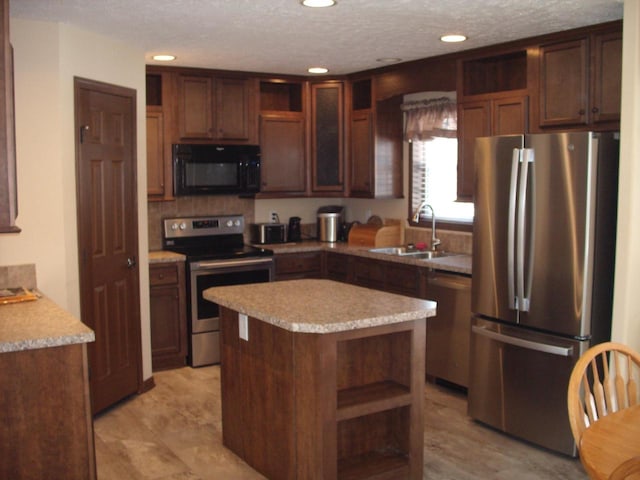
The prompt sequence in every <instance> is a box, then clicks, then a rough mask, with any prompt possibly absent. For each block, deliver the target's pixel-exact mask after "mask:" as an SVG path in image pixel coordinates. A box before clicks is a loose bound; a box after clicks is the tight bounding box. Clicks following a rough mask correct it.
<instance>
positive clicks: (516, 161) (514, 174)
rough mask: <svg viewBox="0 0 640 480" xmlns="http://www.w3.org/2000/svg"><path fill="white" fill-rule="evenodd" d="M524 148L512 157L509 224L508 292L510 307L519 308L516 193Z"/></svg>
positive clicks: (517, 150)
mask: <svg viewBox="0 0 640 480" xmlns="http://www.w3.org/2000/svg"><path fill="white" fill-rule="evenodd" d="M521 156H522V149H520V148H514V149H513V155H512V158H511V181H510V183H509V213H508V217H507V218H508V220H507V221H508V225H507V293H508V295H509V307H510V308H512V309H514V310H517V309H518V301H517V299H516V293H515V244H516V234H515V225H516V193H517V185H518V169H519V165H520V157H521Z"/></svg>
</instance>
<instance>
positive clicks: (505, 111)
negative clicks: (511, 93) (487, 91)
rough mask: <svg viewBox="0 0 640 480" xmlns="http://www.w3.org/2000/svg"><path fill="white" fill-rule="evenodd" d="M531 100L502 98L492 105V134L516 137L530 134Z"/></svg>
mask: <svg viewBox="0 0 640 480" xmlns="http://www.w3.org/2000/svg"><path fill="white" fill-rule="evenodd" d="M528 105H529V99H528V98H527V97H509V98H500V99H496V100H494V101H493V102H492V105H491V107H492V108H491V110H492V112H491V115H492V120H491V134H492V135H515V134H523V133H527V132H528V119H529V108H528Z"/></svg>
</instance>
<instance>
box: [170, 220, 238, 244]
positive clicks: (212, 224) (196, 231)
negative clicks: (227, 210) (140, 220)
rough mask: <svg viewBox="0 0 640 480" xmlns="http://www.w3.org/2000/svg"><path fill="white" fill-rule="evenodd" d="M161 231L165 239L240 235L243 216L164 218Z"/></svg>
mask: <svg viewBox="0 0 640 480" xmlns="http://www.w3.org/2000/svg"><path fill="white" fill-rule="evenodd" d="M163 230H164V232H163V233H164V238H165V239H166V238H184V237H201V236H209V235H230V234H242V233H243V232H244V216H243V215H219V216H215V217H183V218H165V219H164V220H163Z"/></svg>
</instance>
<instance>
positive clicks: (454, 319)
mask: <svg viewBox="0 0 640 480" xmlns="http://www.w3.org/2000/svg"><path fill="white" fill-rule="evenodd" d="M427 298H428V299H429V300H434V301H435V302H437V303H438V306H437V313H436V316H435V317H431V318H429V319H427V347H426V348H427V351H426V365H425V366H426V375H427V377H430V378H434V379H436V380H437V379H441V380H445V381H446V382H449V383H453V384H455V385H458V386H461V387H464V388H467V386H468V384H469V345H470V339H471V277H470V276H468V275H464V274H454V273H449V272H446V273H445V272H441V271H438V270H433V271H431V272H429V274H428V276H427Z"/></svg>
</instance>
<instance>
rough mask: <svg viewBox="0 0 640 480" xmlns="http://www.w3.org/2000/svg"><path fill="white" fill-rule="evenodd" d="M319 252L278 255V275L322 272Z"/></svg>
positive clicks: (276, 257)
mask: <svg viewBox="0 0 640 480" xmlns="http://www.w3.org/2000/svg"><path fill="white" fill-rule="evenodd" d="M320 259H321V254H320V253H319V252H312V253H294V254H290V255H276V256H275V263H276V274H288V273H303V272H318V273H319V272H320V265H321V263H320Z"/></svg>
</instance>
